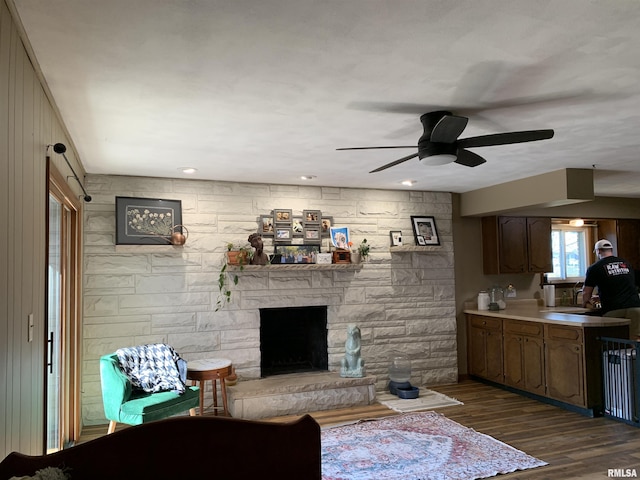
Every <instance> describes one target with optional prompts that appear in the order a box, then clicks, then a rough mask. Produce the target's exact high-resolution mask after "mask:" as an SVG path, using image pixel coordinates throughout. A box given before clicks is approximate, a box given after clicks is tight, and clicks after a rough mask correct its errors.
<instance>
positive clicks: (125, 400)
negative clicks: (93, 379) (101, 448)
mask: <svg viewBox="0 0 640 480" xmlns="http://www.w3.org/2000/svg"><path fill="white" fill-rule="evenodd" d="M100 380H101V383H102V401H103V404H104V413H105V416H106V417H107V419H108V420H109V430H108V432H107V433H113V432H114V431H115V428H116V424H117V423H118V422H120V423H126V424H128V425H140V424H143V423H149V422H153V421H155V420H161V419H163V418H167V417H170V416H172V415H175V414H178V413H182V412H186V411H187V410H189V414H190V415H192V416H193V415H195V414H196V407H197V406H198V405H199V403H200V389H199V388H198V387H187V388H186V391H185V392H184V393H183V394H181V395H179V394H177V393H175V392H171V391H163V392H155V393H148V392H145V391H144V390H142V389H139V388H135V387H133V385H132V384H131V381H130V380H129V378H128V377H127V376H126V375H125V374H124V373H123V371H122V369H121V368H120V362H119V360H118V355H116V354H115V353H113V354H109V355H104V356H102V357H100Z"/></svg>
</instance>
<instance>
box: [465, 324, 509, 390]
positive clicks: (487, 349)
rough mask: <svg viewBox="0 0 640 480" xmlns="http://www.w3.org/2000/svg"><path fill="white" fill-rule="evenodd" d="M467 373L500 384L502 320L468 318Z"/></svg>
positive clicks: (501, 377) (501, 375) (501, 376)
mask: <svg viewBox="0 0 640 480" xmlns="http://www.w3.org/2000/svg"><path fill="white" fill-rule="evenodd" d="M468 325H469V328H468V330H467V331H468V342H469V373H470V374H471V375H476V376H478V377H481V378H485V379H487V380H491V381H492V382H502V380H503V374H502V320H500V319H496V318H489V317H481V316H476V315H470V316H469V323H468Z"/></svg>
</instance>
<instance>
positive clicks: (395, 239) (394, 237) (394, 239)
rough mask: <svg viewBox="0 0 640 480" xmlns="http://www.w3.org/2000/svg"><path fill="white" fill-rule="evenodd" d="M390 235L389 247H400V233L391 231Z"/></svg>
mask: <svg viewBox="0 0 640 480" xmlns="http://www.w3.org/2000/svg"><path fill="white" fill-rule="evenodd" d="M390 233H391V246H392V247H401V246H402V232H401V231H400V230H392V231H391V232H390Z"/></svg>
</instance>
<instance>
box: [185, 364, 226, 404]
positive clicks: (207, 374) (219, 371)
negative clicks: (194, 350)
mask: <svg viewBox="0 0 640 480" xmlns="http://www.w3.org/2000/svg"><path fill="white" fill-rule="evenodd" d="M232 373H233V367H232V365H231V360H229V359H227V358H205V359H202V360H193V361H191V362H188V363H187V379H188V380H192V381H194V382H196V383H197V382H200V415H202V413H203V412H204V389H205V383H204V382H206V381H207V380H211V385H212V387H213V408H214V413H215V415H217V414H218V389H217V385H216V381H217V380H220V392H221V395H222V405H223V411H224V414H225V415H227V416H229V409H228V408H227V387H226V385H225V381H224V379H225V378H226V377H228V376H229V375H231V374H232Z"/></svg>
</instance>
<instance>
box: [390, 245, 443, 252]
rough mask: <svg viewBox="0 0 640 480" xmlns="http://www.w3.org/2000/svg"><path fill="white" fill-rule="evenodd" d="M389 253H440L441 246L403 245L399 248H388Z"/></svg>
mask: <svg viewBox="0 0 640 480" xmlns="http://www.w3.org/2000/svg"><path fill="white" fill-rule="evenodd" d="M389 251H390V252H391V253H394V252H395V253H397V252H440V251H442V246H440V245H425V246H422V245H406V246H405V245H403V246H401V247H389Z"/></svg>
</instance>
